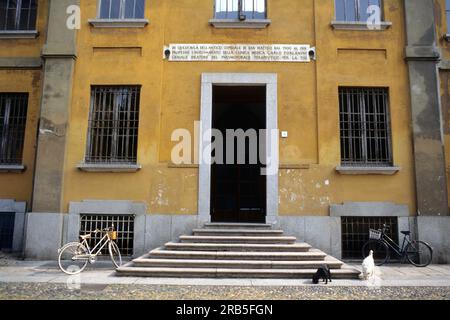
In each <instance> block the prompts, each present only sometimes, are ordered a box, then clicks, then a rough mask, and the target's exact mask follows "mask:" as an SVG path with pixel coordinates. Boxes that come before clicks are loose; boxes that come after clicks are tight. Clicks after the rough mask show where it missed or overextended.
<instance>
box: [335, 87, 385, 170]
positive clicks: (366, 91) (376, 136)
mask: <svg viewBox="0 0 450 320" xmlns="http://www.w3.org/2000/svg"><path fill="white" fill-rule="evenodd" d="M388 100H389V98H388V89H387V88H339V108H340V132H341V161H342V165H346V166H372V167H374V166H377V167H389V166H392V165H393V160H392V147H391V125H390V116H389V103H388Z"/></svg>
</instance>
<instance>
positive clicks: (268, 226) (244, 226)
mask: <svg viewBox="0 0 450 320" xmlns="http://www.w3.org/2000/svg"><path fill="white" fill-rule="evenodd" d="M204 228H205V229H253V230H255V229H256V230H271V229H272V225H271V224H268V223H217V222H210V223H205V225H204Z"/></svg>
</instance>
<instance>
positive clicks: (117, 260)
mask: <svg viewBox="0 0 450 320" xmlns="http://www.w3.org/2000/svg"><path fill="white" fill-rule="evenodd" d="M108 250H109V255H110V257H111V261H112V263H113V264H114V266H115V267H116V268H119V267H120V266H121V265H122V255H121V254H120V250H119V247H118V246H117V243H115V242H114V241H110V242H109V245H108Z"/></svg>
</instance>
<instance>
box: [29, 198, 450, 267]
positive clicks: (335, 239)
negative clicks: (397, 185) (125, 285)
mask: <svg viewBox="0 0 450 320" xmlns="http://www.w3.org/2000/svg"><path fill="white" fill-rule="evenodd" d="M90 205H98V202H96V203H91V204H90ZM123 205H124V203H122V206H121V205H118V206H117V208H119V210H120V211H122V213H126V212H124V211H126V210H125V207H124V206H123ZM131 207H134V208H136V204H133V205H132V206H131ZM137 207H139V205H137ZM91 209H94V208H93V207H91ZM99 210H100V211H102V212H103V213H105V211H104V208H100V209H99ZM88 213H95V212H92V210H91V211H90V212H88ZM108 213H109V212H108ZM109 214H110V213H109ZM198 226H199V219H198V216H197V215H145V214H144V215H137V216H136V219H135V242H134V254H133V256H134V257H137V256H140V255H142V254H144V253H146V252H148V251H150V250H152V249H155V248H158V247H160V246H162V245H164V244H165V243H166V242H169V241H177V240H178V237H179V236H180V235H183V234H191V232H192V230H193V229H195V228H197V227H198ZM275 227H277V228H278V227H279V228H281V229H283V230H284V231H285V234H286V235H290V236H296V237H297V238H298V240H299V241H304V242H307V243H309V244H310V245H312V246H313V247H315V248H318V249H320V250H322V251H324V252H327V253H328V254H330V255H332V256H334V257H336V258H338V259H341V258H342V252H341V250H342V245H341V243H342V239H341V233H342V232H341V217H326V216H325V217H316V216H279V217H278V221H276V225H275ZM78 229H79V218H77V214H76V213H73V212H71V214H58V213H29V214H28V221H27V232H26V246H25V257H26V258H27V259H42V260H43V259H56V257H57V250H58V248H59V247H60V246H61V245H62V244H63V243H66V242H68V241H74V240H76V238H77V237H78ZM398 229H399V232H400V231H402V230H410V231H411V232H412V235H413V237H414V238H419V239H420V240H423V241H426V242H428V243H429V244H430V245H431V246H432V247H433V248H434V253H435V254H434V262H435V263H450V232H449V230H450V217H418V218H416V217H398ZM399 239H400V241H402V239H403V235H401V234H399Z"/></svg>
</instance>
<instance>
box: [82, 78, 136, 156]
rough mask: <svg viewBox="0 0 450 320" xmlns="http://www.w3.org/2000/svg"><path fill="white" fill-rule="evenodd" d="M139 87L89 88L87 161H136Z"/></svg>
mask: <svg viewBox="0 0 450 320" xmlns="http://www.w3.org/2000/svg"><path fill="white" fill-rule="evenodd" d="M140 90H141V89H140V87H139V86H131V87H128V86H114V87H104V86H94V87H92V94H91V95H92V97H91V112H90V116H89V138H88V147H87V154H86V163H94V164H95V163H100V164H117V163H119V164H135V163H136V162H137V145H138V128H139V103H140Z"/></svg>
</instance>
